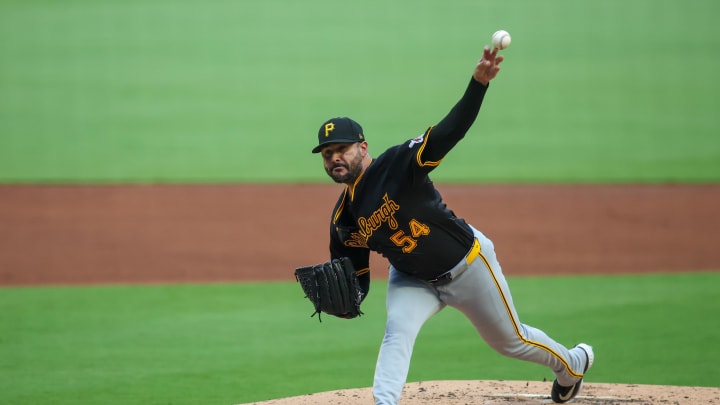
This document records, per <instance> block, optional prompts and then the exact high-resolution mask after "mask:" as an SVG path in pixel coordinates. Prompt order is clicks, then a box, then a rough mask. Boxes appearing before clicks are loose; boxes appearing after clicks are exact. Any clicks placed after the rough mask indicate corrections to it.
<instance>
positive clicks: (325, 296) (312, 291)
mask: <svg viewBox="0 0 720 405" xmlns="http://www.w3.org/2000/svg"><path fill="white" fill-rule="evenodd" d="M295 279H297V281H298V282H299V283H300V285H301V286H302V289H303V291H304V292H305V298H308V299H309V300H310V302H312V304H313V306H314V307H315V312H313V314H312V315H310V317H313V316H315V314H318V319H319V320H320V322H322V318H321V317H320V314H321V313H322V312H324V313H326V314H329V315H334V316H337V317H340V318H346V319H351V318H355V317H358V316H360V315H362V314H363V313H362V311H360V303H361V302H362V299H363V294H364V293H363V290H362V289H361V288H360V283H359V281H358V275H357V273H356V272H355V267H354V266H353V264H352V262H351V261H350V259H348V258H347V257H343V258H340V259H333V260H331V261H329V262H326V263H321V264H317V265H314V266H305V267H299V268H297V269H295Z"/></svg>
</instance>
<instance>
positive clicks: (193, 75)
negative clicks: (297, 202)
mask: <svg viewBox="0 0 720 405" xmlns="http://www.w3.org/2000/svg"><path fill="white" fill-rule="evenodd" d="M719 13H720V3H718V2H716V1H714V0H693V1H691V2H686V1H682V0H634V1H622V0H607V1H596V2H587V1H582V2H581V1H573V0H558V1H552V2H539V1H533V0H513V1H503V2H500V1H496V2H489V1H475V0H464V1H453V2H446V3H438V2H436V1H430V0H424V1H413V2H409V1H398V2H384V1H379V0H371V1H365V2H360V3H346V4H342V5H339V4H337V3H335V2H330V1H327V0H323V1H313V2H293V1H287V0H285V1H260V0H244V1H229V0H214V1H205V2H201V1H196V0H178V1H168V0H150V1H147V0H142V1H140V0H130V1H123V2H120V1H110V0H98V1H92V2H90V1H79V0H68V1H63V2H50V1H39V0H34V1H23V2H21V1H9V0H6V1H2V2H0V55H1V57H2V61H1V62H0V182H9V183H18V182H30V183H37V182H207V181H212V182H238V181H241V182H287V181H320V180H322V181H324V180H325V178H324V172H323V171H322V170H321V169H320V163H319V161H318V159H317V157H316V156H312V155H310V153H309V150H310V149H311V148H312V146H314V142H315V139H314V138H315V134H316V131H317V128H318V127H319V125H320V123H322V122H323V121H325V120H326V119H327V118H330V117H332V116H336V115H350V116H352V117H354V118H356V119H357V120H358V121H359V122H361V124H363V126H364V128H365V132H366V134H367V136H368V138H369V140H370V142H371V151H372V152H374V153H376V154H377V153H379V152H381V151H382V150H384V148H385V147H387V146H390V145H392V144H395V143H400V142H402V141H404V140H406V139H409V138H411V137H414V136H416V135H417V134H419V133H420V132H422V131H423V130H424V129H425V128H426V127H427V126H429V125H431V124H434V123H436V122H437V121H438V120H439V119H441V118H442V117H443V116H444V115H445V113H447V111H448V110H449V109H450V107H451V106H452V105H453V104H454V103H455V101H456V100H457V99H458V98H459V97H460V95H461V93H462V91H463V90H464V88H465V85H466V82H467V80H469V77H470V74H471V69H472V67H473V66H474V63H475V62H476V60H477V58H479V56H480V55H481V49H482V46H483V45H485V44H487V43H489V40H490V36H491V34H492V33H493V32H494V31H495V30H497V29H500V28H504V29H507V30H508V31H509V32H510V33H511V34H512V35H513V45H512V47H511V48H509V49H508V50H507V51H506V52H505V55H506V57H507V61H506V63H505V65H504V68H503V71H502V72H501V75H500V76H499V77H498V78H497V79H496V81H495V82H494V83H493V86H492V87H493V88H492V90H491V91H490V93H489V94H488V98H487V100H486V103H485V106H484V110H483V112H482V114H481V116H480V117H479V119H478V122H477V123H476V125H475V126H474V127H473V129H472V130H471V132H470V134H469V136H468V138H467V139H466V140H465V141H464V142H463V143H462V144H461V146H459V147H458V148H456V149H455V150H454V151H453V152H452V154H451V156H450V157H451V158H450V159H447V160H446V161H445V163H444V164H443V166H442V168H441V170H437V171H436V174H435V178H436V179H437V180H443V181H456V182H506V181H510V182H548V181H550V182H665V181H673V182H675V181H679V182H685V181H693V182H715V181H718V180H720V141H718V136H717V134H718V133H720V124H719V123H718V120H717V117H716V110H717V108H718V107H719V106H720V99H719V98H718V94H720V83H719V82H718V81H717V80H716V78H715V73H716V72H717V71H719V70H720V43H719V42H720V39H719V38H720V28H719V26H718V25H717V24H715V18H716V16H717V15H718V14H719Z"/></svg>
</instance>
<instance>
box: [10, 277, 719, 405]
mask: <svg viewBox="0 0 720 405" xmlns="http://www.w3.org/2000/svg"><path fill="white" fill-rule="evenodd" d="M509 281H510V285H511V288H512V290H513V294H514V299H515V302H516V306H517V308H518V311H519V312H520V316H521V319H522V320H523V322H525V323H527V324H530V325H534V326H538V327H541V328H542V329H544V330H545V331H547V332H548V333H550V334H552V335H553V336H554V337H555V338H556V339H558V340H559V341H561V342H564V343H566V344H568V345H571V344H573V343H576V342H577V341H579V340H588V342H589V343H591V344H593V345H594V347H595V351H596V355H597V361H596V363H595V365H594V366H593V369H592V378H591V379H592V382H611V383H614V382H620V383H633V384H668V385H689V386H710V387H717V386H718V381H717V373H716V366H717V364H718V362H720V350H718V348H717V347H716V345H714V344H713V342H717V341H718V339H720V328H718V326H717V322H716V321H713V319H715V318H716V315H717V313H718V312H719V311H720V303H718V300H717V285H718V283H720V274H719V273H700V274H685V275H654V276H613V277H552V278H510V279H509ZM385 288H386V283H385V282H383V281H377V282H374V284H373V286H372V293H371V295H370V296H369V297H368V299H367V300H366V302H365V303H364V304H363V310H364V311H365V316H363V317H361V318H359V319H356V320H352V321H346V320H340V319H337V318H331V317H324V318H323V322H322V323H319V322H318V320H317V318H316V317H315V318H310V317H309V316H310V313H311V312H312V309H311V307H310V304H309V302H308V301H307V300H306V299H305V298H304V297H303V296H302V294H301V292H300V291H299V289H298V287H297V285H295V283H271V284H228V285H192V286H191V285H176V286H134V287H133V286H103V287H73V288H55V287H44V288H4V289H1V290H0V325H3V326H2V328H3V330H2V334H0V336H1V337H0V339H1V340H0V342H1V344H0V402H1V403H7V404H15V405H22V404H38V403H52V404H57V405H61V404H77V403H83V404H84V403H93V404H99V403H102V404H129V403H134V404H176V405H178V404H204V405H211V404H226V405H227V404H236V403H244V402H252V401H258V400H264V399H271V398H278V397H284V396H292V395H300V394H305V393H312V392H320V391H328V390H334V389H341V388H350V387H367V386H370V385H372V373H373V369H374V365H375V358H376V355H377V349H378V347H379V344H380V340H381V339H382V331H383V324H384V320H385V313H384V301H385V300H384V299H385ZM550 291H562V294H563V295H564V296H565V298H566V299H567V300H566V301H563V302H567V303H569V304H568V305H561V306H559V305H558V299H557V295H556V294H548V292H550ZM268 297H272V300H268V299H267V298H268ZM568 324H570V325H572V327H568V326H567V325H568ZM8 325H12V326H11V327H8ZM543 378H547V379H552V376H551V375H550V374H549V372H548V370H546V369H544V368H543V367H540V366H537V365H534V364H530V363H522V362H518V361H516V360H512V359H508V358H504V357H501V356H500V355H498V354H496V353H495V352H493V351H491V350H490V349H489V348H488V347H487V345H486V344H485V343H484V342H483V341H482V339H480V337H479V336H477V334H476V332H475V331H474V329H473V328H472V326H471V325H470V323H469V322H468V321H467V320H466V319H465V318H464V317H463V316H462V315H460V314H459V313H458V312H457V311H455V310H453V309H446V310H445V311H443V312H441V313H440V314H439V315H437V316H436V317H434V318H432V319H431V320H430V321H429V322H428V323H427V325H426V326H425V328H424V329H423V330H422V331H421V333H420V336H419V337H418V341H417V344H416V350H415V353H414V357H413V364H412V367H411V372H410V375H409V381H423V380H424V381H427V380H440V379H468V380H469V379H505V380H530V381H541V380H542V379H543Z"/></svg>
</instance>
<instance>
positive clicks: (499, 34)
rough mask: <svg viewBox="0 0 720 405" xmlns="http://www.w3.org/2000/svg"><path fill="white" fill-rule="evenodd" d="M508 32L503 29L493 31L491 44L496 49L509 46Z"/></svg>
mask: <svg viewBox="0 0 720 405" xmlns="http://www.w3.org/2000/svg"><path fill="white" fill-rule="evenodd" d="M510 41H511V38H510V34H509V33H508V32H507V31H505V30H499V31H495V33H494V34H493V35H492V45H493V46H494V47H495V48H497V49H505V48H507V47H508V46H510Z"/></svg>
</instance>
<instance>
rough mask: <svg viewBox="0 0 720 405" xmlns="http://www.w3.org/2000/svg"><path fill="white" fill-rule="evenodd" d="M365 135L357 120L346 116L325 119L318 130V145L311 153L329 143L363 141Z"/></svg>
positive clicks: (316, 151)
mask: <svg viewBox="0 0 720 405" xmlns="http://www.w3.org/2000/svg"><path fill="white" fill-rule="evenodd" d="M364 140H365V135H363V129H362V127H361V126H360V124H358V123H357V122H355V121H353V120H351V119H350V118H348V117H337V118H332V119H329V120H327V121H325V122H324V123H323V124H322V125H321V126H320V130H319V131H318V145H317V146H316V147H315V148H313V150H312V153H318V152H320V149H322V147H323V146H325V145H328V144H331V143H355V142H363V141H364Z"/></svg>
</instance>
